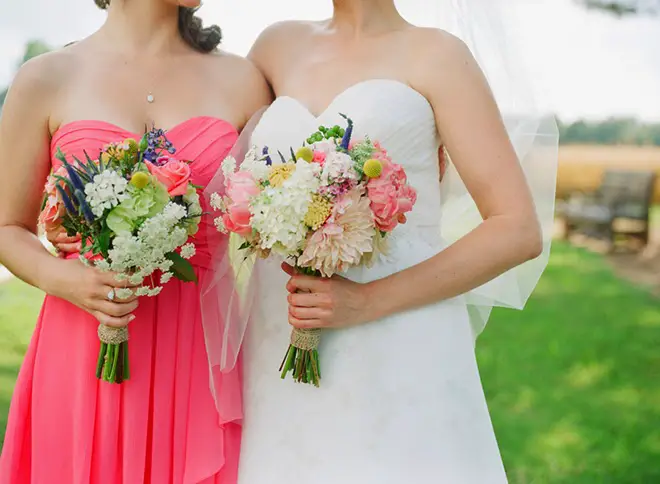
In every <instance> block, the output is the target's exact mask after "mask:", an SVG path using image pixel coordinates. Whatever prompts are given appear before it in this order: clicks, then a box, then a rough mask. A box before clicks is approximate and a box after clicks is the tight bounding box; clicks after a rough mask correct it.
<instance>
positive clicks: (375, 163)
mask: <svg viewBox="0 0 660 484" xmlns="http://www.w3.org/2000/svg"><path fill="white" fill-rule="evenodd" d="M362 170H363V171H364V174H365V175H367V176H368V177H369V178H378V177H379V176H380V174H381V173H382V172H383V164H382V163H381V162H380V161H379V160H375V159H373V158H371V159H369V160H367V161H365V162H364V166H363V167H362Z"/></svg>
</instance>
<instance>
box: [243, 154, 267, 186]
mask: <svg viewBox="0 0 660 484" xmlns="http://www.w3.org/2000/svg"><path fill="white" fill-rule="evenodd" d="M241 171H248V172H250V173H251V174H252V176H253V177H254V179H255V180H257V181H261V180H264V179H266V178H268V173H269V172H270V167H269V166H268V165H267V164H266V160H265V157H264V156H263V155H261V154H260V152H259V151H258V150H257V148H256V146H253V147H252V148H250V150H249V151H248V152H247V153H246V154H245V158H244V159H243V163H242V164H241Z"/></svg>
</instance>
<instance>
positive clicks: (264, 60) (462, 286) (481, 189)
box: [239, 0, 553, 484]
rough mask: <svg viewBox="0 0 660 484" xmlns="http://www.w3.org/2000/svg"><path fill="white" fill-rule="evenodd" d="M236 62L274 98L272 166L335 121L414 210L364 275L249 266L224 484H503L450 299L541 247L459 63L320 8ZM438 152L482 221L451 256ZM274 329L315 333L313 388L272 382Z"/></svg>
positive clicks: (425, 34)
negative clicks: (241, 380) (255, 73)
mask: <svg viewBox="0 0 660 484" xmlns="http://www.w3.org/2000/svg"><path fill="white" fill-rule="evenodd" d="M251 57H252V59H253V60H254V61H255V62H256V63H257V64H258V66H259V67H260V68H261V69H262V71H263V72H264V73H265V75H266V76H267V78H268V80H269V82H270V83H271V85H272V87H273V90H274V91H275V94H276V95H277V99H276V101H275V102H274V103H273V104H272V106H271V107H270V108H269V109H268V110H267V111H266V112H265V114H264V115H263V117H262V118H261V121H260V122H259V124H258V126H257V127H256V129H255V131H254V133H253V138H252V142H253V143H254V144H256V145H260V146H262V145H267V146H269V147H270V148H271V149H279V150H281V151H282V152H288V151H289V147H291V146H299V145H300V143H301V142H302V140H304V139H305V138H306V137H307V136H308V135H309V134H310V133H312V132H314V131H315V130H316V128H317V127H318V125H326V126H332V125H335V124H342V119H341V117H340V114H339V113H345V114H347V115H349V116H350V117H351V118H352V119H353V120H354V122H355V134H354V137H355V138H361V137H364V136H365V135H368V136H369V137H371V138H372V139H376V140H379V141H380V142H381V143H382V144H383V146H384V147H385V148H386V149H387V150H388V152H389V154H390V156H391V157H392V159H393V160H394V161H396V162H397V163H400V164H402V165H403V166H404V167H405V169H406V172H407V174H408V177H409V182H410V184H411V185H412V186H414V187H415V188H416V190H417V194H418V199H417V203H416V205H415V208H414V210H413V211H412V212H411V213H410V214H409V216H408V220H407V223H406V224H405V225H402V226H400V227H398V228H397V230H395V231H394V232H393V235H392V238H391V242H390V248H389V253H388V255H387V256H385V257H383V258H381V259H380V260H379V261H378V262H377V263H376V264H375V266H374V267H372V268H369V269H366V268H365V269H358V270H353V271H350V272H348V273H346V274H344V276H345V277H343V278H342V277H336V278H333V279H332V280H319V279H315V278H312V277H307V276H302V275H293V277H291V278H290V274H286V273H284V272H283V271H282V269H281V268H280V267H279V266H278V265H277V264H275V263H271V262H266V263H264V266H265V267H263V268H262V271H261V272H260V273H259V279H258V282H257V283H258V285H259V296H258V306H257V310H256V314H255V315H254V316H253V318H252V320H251V321H250V325H249V327H248V330H247V335H246V338H245V342H244V346H243V349H244V355H243V356H244V358H243V360H244V363H245V392H244V411H245V427H244V436H243V445H242V456H241V465H240V475H239V482H240V483H241V484H284V483H286V484H339V483H342V484H371V483H374V484H399V483H402V484H403V483H413V484H430V483H448V484H463V483H465V484H489V483H493V484H496V483H504V482H506V475H505V471H504V467H503V465H502V461H501V458H500V453H499V450H498V447H497V443H496V439H495V435H494V432H493V428H492V425H491V421H490V417H489V414H488V409H487V405H486V400H485V398H484V394H483V390H482V387H481V382H480V379H479V373H478V369H477V364H476V361H475V352H474V331H473V328H472V327H471V324H470V316H469V310H468V304H467V298H466V296H463V294H465V293H467V292H468V291H471V290H473V289H474V288H477V287H480V286H482V285H483V284H484V283H486V282H487V281H490V280H492V279H493V278H495V277H497V276H498V275H500V274H502V273H503V272H505V271H507V270H509V269H511V268H513V267H515V266H517V265H519V264H522V263H524V262H526V261H528V260H531V259H535V258H537V257H538V256H539V255H540V254H541V253H542V251H543V249H544V246H543V243H542V242H543V237H542V235H543V234H542V230H541V229H540V228H539V221H538V216H537V212H536V211H535V207H534V201H533V198H532V196H531V194H530V190H529V187H528V183H527V182H526V178H525V174H524V172H523V169H521V165H520V163H519V159H518V157H517V156H516V152H515V150H514V147H513V146H512V143H511V141H510V137H509V136H508V135H507V130H506V127H505V124H504V122H503V121H502V117H501V116H500V112H499V110H498V107H497V104H496V102H495V100H494V97H493V95H492V94H491V90H490V89H489V87H488V84H487V82H486V80H485V78H484V76H483V75H482V72H481V70H480V69H479V67H478V65H477V63H476V62H475V60H474V58H473V56H472V55H471V54H470V51H469V50H468V49H467V48H466V46H465V45H464V44H463V43H462V42H461V41H459V40H458V39H456V38H455V37H453V36H452V35H449V34H448V33H446V32H442V31H437V30H431V29H422V28H416V27H413V26H412V25H410V24H408V23H407V22H406V21H405V20H404V19H403V18H402V17H401V16H400V15H399V13H398V11H397V9H396V8H395V5H394V3H393V1H392V0H335V1H334V16H333V18H332V19H331V20H329V21H326V22H318V23H312V22H309V23H308V22H286V23H282V24H277V25H275V26H273V27H271V28H269V29H268V30H267V31H265V32H264V33H263V34H262V36H261V37H260V39H259V40H258V41H257V44H256V45H255V47H254V48H253V51H252V53H251ZM441 144H442V145H444V146H445V147H446V149H447V151H448V152H449V153H450V155H451V159H452V166H453V167H455V169H456V170H457V172H458V173H460V178H461V179H462V180H463V182H464V183H465V186H466V187H467V188H468V190H469V192H470V194H471V196H472V198H473V199H474V201H475V202H476V206H477V207H478V210H479V212H480V214H481V216H482V217H483V223H480V224H479V225H478V227H477V228H476V229H475V230H473V231H471V232H470V233H469V234H468V235H466V236H465V237H463V238H461V239H460V240H459V241H458V242H457V243H454V244H451V245H450V246H447V245H448V244H447V242H443V240H442V238H441V237H440V229H441V219H442V215H443V204H442V190H443V187H444V186H445V183H444V182H443V183H440V169H439V162H438V148H439V147H440V146H441ZM551 183H553V180H551ZM289 272H290V271H289ZM287 289H288V291H289V293H291V294H290V295H289V293H287ZM297 290H302V291H306V292H307V293H300V294H293V293H295V292H296V291H297ZM287 296H289V299H288V302H289V305H288V307H287V304H288V303H287ZM287 321H288V322H289V323H290V324H292V325H294V326H298V327H322V328H326V329H327V330H326V331H325V332H324V335H323V340H322V347H321V351H320V355H321V368H322V370H323V374H322V381H321V386H320V388H315V387H313V386H311V385H302V384H297V383H294V382H293V380H291V379H286V380H281V379H280V374H279V372H278V371H277V370H278V366H279V365H280V362H281V359H282V357H283V354H284V352H285V350H286V347H287V345H288V342H289V336H290V331H291V327H290V326H289V324H287Z"/></svg>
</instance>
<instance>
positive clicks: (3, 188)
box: [0, 58, 137, 326]
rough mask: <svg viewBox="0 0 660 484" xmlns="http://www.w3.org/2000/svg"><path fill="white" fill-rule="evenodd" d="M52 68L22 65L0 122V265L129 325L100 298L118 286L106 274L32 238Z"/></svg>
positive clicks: (46, 62) (40, 63)
mask: <svg viewBox="0 0 660 484" xmlns="http://www.w3.org/2000/svg"><path fill="white" fill-rule="evenodd" d="M54 68H56V66H54V65H53V62H50V59H48V58H37V59H34V60H32V61H31V62H29V63H27V64H26V65H25V66H23V68H21V70H20V72H19V73H18V75H17V76H16V79H15V80H14V83H13V85H12V87H11V89H10V91H9V94H8V96H7V102H6V104H5V106H4V109H3V112H2V118H0V172H1V173H2V176H1V177H0V262H1V263H2V264H4V265H5V266H6V267H7V268H8V269H9V270H10V271H11V272H12V273H14V274H15V275H16V276H18V277H19V278H20V279H22V280H24V281H25V282H27V283H28V284H31V285H33V286H36V287H38V288H40V289H42V290H44V291H45V292H47V293H49V294H53V295H56V296H59V297H62V298H63V299H66V300H69V301H70V302H72V303H74V304H76V305H77V306H79V307H81V308H82V309H84V310H86V311H88V312H90V313H91V314H93V315H94V316H95V317H97V319H99V320H101V321H103V322H105V323H106V324H109V325H115V326H121V325H125V324H127V323H128V321H129V320H130V319H132V318H131V317H130V316H129V314H130V312H132V311H133V310H134V309H135V307H136V306H137V302H135V301H134V300H133V299H134V298H131V301H128V300H126V301H124V302H122V303H111V302H110V301H107V299H106V296H107V294H108V293H109V292H110V290H111V289H112V288H113V287H117V286H119V285H120V284H119V283H117V282H116V281H115V280H114V277H113V276H112V275H111V274H103V273H101V272H99V271H97V270H95V269H91V268H88V267H85V266H84V265H83V264H81V263H80V262H78V261H75V260H74V261H65V260H63V259H58V258H56V257H53V256H52V255H51V254H50V253H49V252H48V251H47V250H46V249H45V248H44V247H43V245H42V244H41V242H40V241H39V239H38V237H37V226H36V224H37V217H38V213H39V209H40V205H41V198H42V193H43V187H44V183H45V181H46V177H47V175H48V172H49V170H50V156H49V144H50V130H49V113H50V105H51V103H52V102H53V99H54V98H55V96H56V95H57V90H58V80H57V75H56V72H54Z"/></svg>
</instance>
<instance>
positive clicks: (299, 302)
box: [287, 292, 331, 308]
mask: <svg viewBox="0 0 660 484" xmlns="http://www.w3.org/2000/svg"><path fill="white" fill-rule="evenodd" d="M287 300H288V301H289V304H290V305H291V306H298V307H303V308H312V307H324V308H329V307H330V306H331V304H330V297H329V296H328V295H327V294H325V293H318V292H298V293H293V294H289V296H288V297H287Z"/></svg>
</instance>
